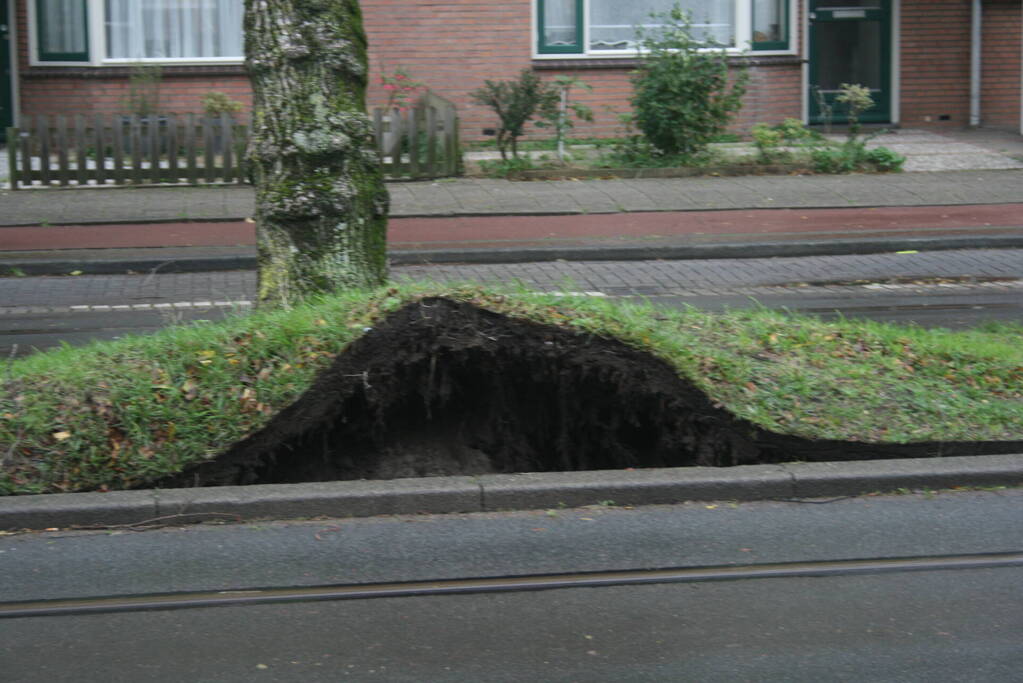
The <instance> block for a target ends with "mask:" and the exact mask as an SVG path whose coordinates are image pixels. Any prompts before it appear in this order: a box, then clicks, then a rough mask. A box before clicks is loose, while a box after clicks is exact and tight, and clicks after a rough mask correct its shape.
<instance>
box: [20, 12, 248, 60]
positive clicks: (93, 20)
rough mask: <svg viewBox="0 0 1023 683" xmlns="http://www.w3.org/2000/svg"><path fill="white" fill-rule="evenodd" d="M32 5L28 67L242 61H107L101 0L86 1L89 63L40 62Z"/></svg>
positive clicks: (184, 58)
mask: <svg viewBox="0 0 1023 683" xmlns="http://www.w3.org/2000/svg"><path fill="white" fill-rule="evenodd" d="M0 1H2V0H0ZM36 4H37V3H36V1H35V0H28V48H29V52H28V54H29V64H30V65H31V66H95V67H113V66H122V67H123V66H130V65H133V64H140V63H141V64H161V65H165V66H175V65H178V66H202V65H211V64H243V63H244V62H245V58H244V57H158V58H153V57H147V58H144V59H130V58H129V59H108V58H107V57H106V54H107V27H106V16H105V10H104V0H86V12H87V17H86V24H87V28H88V36H89V60H88V61H82V62H57V61H41V60H40V59H39V37H38V30H37V27H38V26H39V23H38V19H37V17H36Z"/></svg>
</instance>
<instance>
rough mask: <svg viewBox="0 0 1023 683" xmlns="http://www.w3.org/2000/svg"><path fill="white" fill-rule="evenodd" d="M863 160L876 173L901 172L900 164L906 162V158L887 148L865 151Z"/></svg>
mask: <svg viewBox="0 0 1023 683" xmlns="http://www.w3.org/2000/svg"><path fill="white" fill-rule="evenodd" d="M864 160H865V161H866V162H867V163H868V164H870V165H871V166H873V167H874V169H875V170H877V171H885V172H890V171H901V170H902V164H904V163H905V162H906V157H904V156H902V155H901V154H899V153H898V152H893V151H892V150H890V149H888V148H887V147H875V148H874V149H871V150H868V151H867V153H866V155H865V156H864Z"/></svg>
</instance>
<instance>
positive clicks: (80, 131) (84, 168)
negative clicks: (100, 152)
mask: <svg viewBox="0 0 1023 683" xmlns="http://www.w3.org/2000/svg"><path fill="white" fill-rule="evenodd" d="M75 147H76V149H75V166H77V168H76V169H75V178H76V180H78V185H79V186H83V185H88V183H89V176H88V173H89V162H88V160H87V159H86V158H85V115H84V114H77V115H75Z"/></svg>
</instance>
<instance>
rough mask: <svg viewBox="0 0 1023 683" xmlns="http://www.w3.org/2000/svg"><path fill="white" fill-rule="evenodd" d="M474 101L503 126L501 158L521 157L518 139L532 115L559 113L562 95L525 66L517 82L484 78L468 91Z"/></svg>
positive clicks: (499, 141)
mask: <svg viewBox="0 0 1023 683" xmlns="http://www.w3.org/2000/svg"><path fill="white" fill-rule="evenodd" d="M469 97H471V98H472V99H473V100H474V101H476V102H478V103H480V104H482V105H484V106H487V107H490V108H491V109H493V110H494V112H495V113H496V114H497V118H498V119H499V120H500V122H501V125H500V127H499V128H498V129H497V149H498V151H500V152H501V159H503V160H505V161H507V160H508V150H511V154H512V158H514V159H518V158H519V138H520V137H522V134H523V132H524V130H525V127H526V124H527V123H528V122H529V120H530V119H531V118H533V116H536V115H539V116H541V117H542V118H545V119H548V120H550V119H553V118H554V117H556V116H557V111H558V102H559V101H560V100H561V95H560V93H559V92H558V90H557V88H554V87H551V86H550V85H548V84H547V83H544V82H543V81H542V80H541V79H540V77H539V76H537V75H536V74H535V73H533V71H532V70H531V69H523V70H522V72H521V73H520V74H519V79H518V80H517V81H490V80H487V81H484V84H483V87H482V88H477V89H476V90H473V91H472V92H470V93H469Z"/></svg>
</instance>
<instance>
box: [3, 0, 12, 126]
mask: <svg viewBox="0 0 1023 683" xmlns="http://www.w3.org/2000/svg"><path fill="white" fill-rule="evenodd" d="M12 18H13V17H8V16H7V0H0V142H3V141H4V138H5V137H6V136H7V126H11V125H14V91H13V88H14V83H13V82H12V80H11V79H12V75H11V71H12V67H11V25H10V23H8V19H12Z"/></svg>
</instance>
